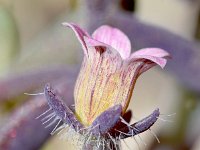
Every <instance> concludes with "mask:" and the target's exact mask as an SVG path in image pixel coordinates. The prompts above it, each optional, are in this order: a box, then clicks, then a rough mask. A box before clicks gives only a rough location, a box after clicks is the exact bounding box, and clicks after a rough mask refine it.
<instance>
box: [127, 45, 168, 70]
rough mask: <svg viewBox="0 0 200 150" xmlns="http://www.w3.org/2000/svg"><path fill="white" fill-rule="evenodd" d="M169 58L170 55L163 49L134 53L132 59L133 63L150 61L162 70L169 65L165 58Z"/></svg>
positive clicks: (147, 49) (149, 49) (143, 50)
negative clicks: (141, 60)
mask: <svg viewBox="0 0 200 150" xmlns="http://www.w3.org/2000/svg"><path fill="white" fill-rule="evenodd" d="M169 56H170V55H169V53H167V52H166V51H164V50H163V49H159V48H145V49H141V50H139V51H136V52H134V53H132V54H131V57H130V59H131V61H138V60H139V59H144V60H149V61H150V62H152V63H155V64H157V65H159V66H160V67H161V68H164V67H165V65H166V63H167V59H166V58H165V57H169ZM155 64H154V65H155ZM152 65H153V64H152Z"/></svg>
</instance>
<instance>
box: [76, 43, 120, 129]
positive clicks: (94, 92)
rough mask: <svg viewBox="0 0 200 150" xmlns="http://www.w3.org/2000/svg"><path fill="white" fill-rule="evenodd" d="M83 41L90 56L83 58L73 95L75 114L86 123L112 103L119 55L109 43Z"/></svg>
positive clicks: (90, 122) (88, 123)
mask: <svg viewBox="0 0 200 150" xmlns="http://www.w3.org/2000/svg"><path fill="white" fill-rule="evenodd" d="M85 41H86V45H87V49H88V56H89V57H88V58H85V59H84V64H83V67H82V69H81V74H80V75H79V77H78V79H77V81H78V82H77V83H76V87H75V93H74V97H75V106H76V107H75V111H76V115H77V117H78V118H79V120H80V121H81V123H83V124H84V125H85V126H89V125H91V124H92V122H93V121H94V120H95V119H96V117H97V116H99V115H100V114H101V113H102V112H104V111H105V110H107V109H108V108H110V107H111V106H113V105H115V104H114V99H115V97H116V96H117V93H118V90H119V89H118V88H117V87H116V86H117V84H118V81H119V70H120V68H121V65H122V58H121V56H120V54H119V53H118V52H117V51H116V50H114V49H112V48H111V47H110V48H109V47H104V46H90V44H89V43H87V40H86V39H85Z"/></svg>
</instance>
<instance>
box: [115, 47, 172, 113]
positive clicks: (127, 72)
mask: <svg viewBox="0 0 200 150" xmlns="http://www.w3.org/2000/svg"><path fill="white" fill-rule="evenodd" d="M168 56H169V54H168V53H167V52H165V51H164V50H162V49H158V48H147V49H142V50H139V51H136V52H135V53H133V54H132V55H131V57H130V58H129V59H126V60H125V61H124V63H123V67H122V68H121V84H120V86H121V87H120V91H119V94H118V97H117V99H116V100H117V101H118V102H116V103H121V105H122V108H123V112H125V111H126V109H127V107H128V104H129V102H130V99H131V96H132V92H133V89H134V86H135V83H136V80H137V78H138V77H139V76H140V75H141V74H142V73H143V72H145V71H147V70H148V69H150V68H152V67H153V66H155V65H159V66H161V67H162V68H163V67H164V66H165V65H166V63H167V59H166V58H165V57H168Z"/></svg>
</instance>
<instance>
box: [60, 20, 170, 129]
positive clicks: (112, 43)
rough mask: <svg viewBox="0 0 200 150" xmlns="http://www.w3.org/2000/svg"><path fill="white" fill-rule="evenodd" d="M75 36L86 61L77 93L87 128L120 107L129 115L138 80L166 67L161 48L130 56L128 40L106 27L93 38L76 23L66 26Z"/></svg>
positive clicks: (78, 112)
mask: <svg viewBox="0 0 200 150" xmlns="http://www.w3.org/2000/svg"><path fill="white" fill-rule="evenodd" d="M63 25H64V26H67V27H70V28H71V29H72V30H73V31H74V32H75V34H76V36H77V38H78V40H79V42H80V43H81V45H82V49H83V51H84V60H83V63H82V68H81V71H80V74H79V77H78V79H77V82H76V86H75V90H74V98H75V113H76V116H77V118H78V120H79V121H80V122H81V123H82V124H83V125H84V126H90V125H91V124H92V122H93V121H94V120H95V119H96V118H97V117H98V116H99V115H100V114H102V113H103V112H104V111H106V110H108V109H109V108H111V107H113V106H115V105H118V104H120V105H121V106H122V115H123V114H124V113H125V112H126V109H127V107H128V105H129V102H130V99H131V96H132V92H133V89H134V86H135V83H136V80H137V78H138V77H139V76H140V75H141V74H142V73H143V72H145V71H147V70H148V69H150V68H151V67H153V66H155V65H159V66H160V67H161V68H163V67H164V66H165V65H166V63H167V59H166V57H168V56H169V54H168V53H167V52H166V51H164V50H162V49H160V48H145V49H141V50H138V51H136V52H134V53H131V44H130V41H129V39H128V37H127V36H126V35H125V34H124V33H123V32H122V31H120V30H119V29H117V28H113V27H110V26H107V25H103V26H101V27H99V28H98V29H96V30H95V31H94V33H93V34H92V36H90V35H89V34H88V33H87V32H86V31H84V30H83V29H81V28H80V27H79V26H77V25H75V24H73V23H63Z"/></svg>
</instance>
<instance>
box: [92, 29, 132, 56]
mask: <svg viewBox="0 0 200 150" xmlns="http://www.w3.org/2000/svg"><path fill="white" fill-rule="evenodd" d="M92 37H93V38H94V39H95V40H97V41H100V42H103V43H105V44H107V45H110V46H112V47H113V48H114V49H116V50H117V51H118V52H119V53H120V55H121V57H122V58H123V59H126V58H128V57H129V56H130V53H131V43H130V40H129V39H128V37H127V36H126V35H125V34H124V33H123V32H122V31H120V30H119V29H117V28H112V27H110V26H107V25H103V26H101V27H99V28H98V29H96V30H95V31H94V33H93V34H92Z"/></svg>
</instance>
